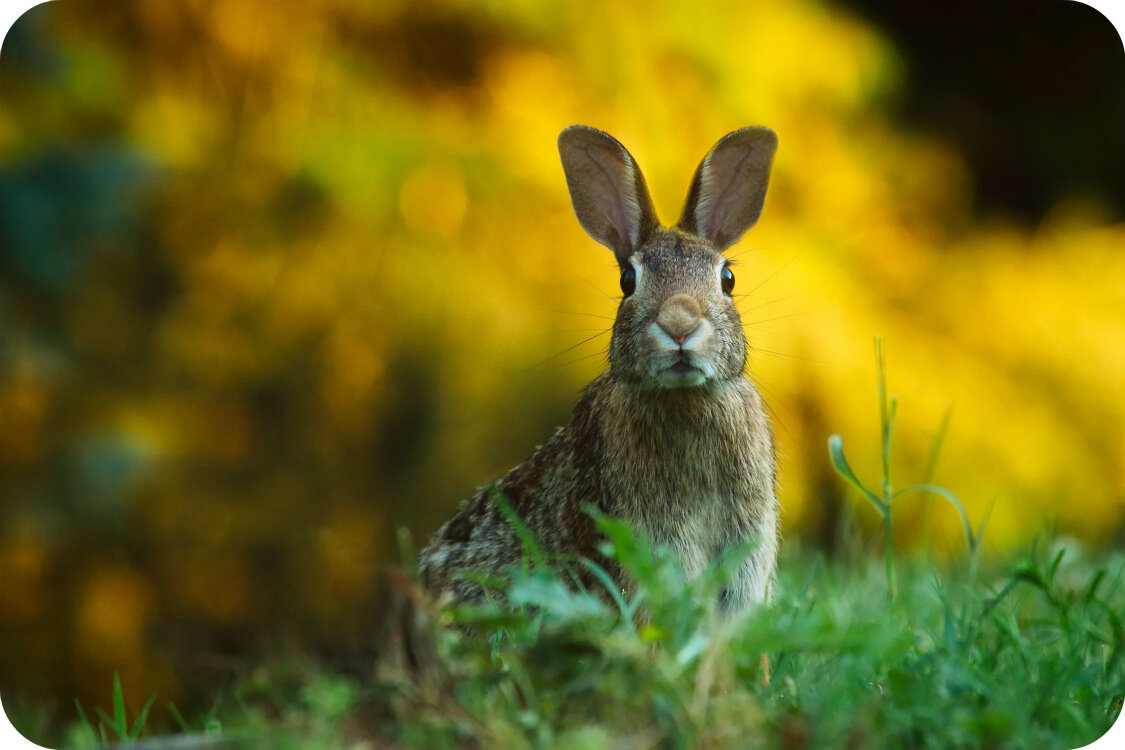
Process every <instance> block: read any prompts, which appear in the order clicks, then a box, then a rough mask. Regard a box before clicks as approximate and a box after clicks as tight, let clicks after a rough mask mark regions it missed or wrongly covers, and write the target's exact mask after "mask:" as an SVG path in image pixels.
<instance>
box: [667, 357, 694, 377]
mask: <svg viewBox="0 0 1125 750" xmlns="http://www.w3.org/2000/svg"><path fill="white" fill-rule="evenodd" d="M668 369H669V370H671V371H672V372H674V373H675V374H676V375H687V374H688V373H690V372H693V371H694V372H699V368H698V367H696V366H695V365H693V364H692V363H691V362H688V361H687V360H686V359H681V360H679V361H677V362H676V363H675V364H673V365H672V366H671V367H669V368H668Z"/></svg>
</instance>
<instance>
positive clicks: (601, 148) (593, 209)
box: [559, 125, 660, 265]
mask: <svg viewBox="0 0 1125 750" xmlns="http://www.w3.org/2000/svg"><path fill="white" fill-rule="evenodd" d="M559 156H561V157H562V165H563V172H565V173H566V186H567V187H568V188H570V200H571V202H572V203H573V204H574V213H575V214H577V216H578V222H579V223H580V224H581V225H582V228H583V229H585V230H586V233H587V234H589V235H590V236H591V237H593V238H594V239H595V240H597V241H598V242H600V243H602V244H603V245H605V246H606V247H608V248H609V249H610V250H612V251H613V253H614V255H616V256H617V262H618V263H620V264H622V265H623V264H625V263H627V262H628V259H629V256H630V255H632V254H633V252H634V251H636V250H637V248H639V247H640V246H641V245H642V244H644V241H645V240H646V239H648V236H649V234H651V233H652V230H653V229H655V228H656V227H658V226H660V224H659V222H658V221H657V219H656V209H655V208H654V207H653V205H652V198H650V197H649V194H648V186H647V185H645V178H644V176H643V175H642V174H641V169H640V167H638V166H637V162H636V160H634V159H633V157H632V156H631V155H630V154H629V152H628V151H626V150H625V147H624V146H622V145H621V144H620V143H619V142H618V141H617V139H616V138H614V137H613V136H611V135H609V134H608V133H603V132H602V131H600V130H597V129H595V128H590V127H586V126H585V125H571V126H570V127H569V128H567V129H566V130H564V131H563V132H562V133H560V134H559Z"/></svg>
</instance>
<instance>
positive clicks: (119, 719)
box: [113, 672, 129, 739]
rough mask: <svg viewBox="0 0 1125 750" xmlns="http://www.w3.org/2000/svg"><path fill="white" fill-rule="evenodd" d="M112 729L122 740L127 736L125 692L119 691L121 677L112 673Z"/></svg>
mask: <svg viewBox="0 0 1125 750" xmlns="http://www.w3.org/2000/svg"><path fill="white" fill-rule="evenodd" d="M113 729H114V731H116V732H117V734H118V736H119V737H121V738H122V739H125V737H126V736H127V735H128V734H129V724H128V722H126V720H125V692H124V691H123V690H122V689H121V675H119V674H118V673H117V672H114V673H113Z"/></svg>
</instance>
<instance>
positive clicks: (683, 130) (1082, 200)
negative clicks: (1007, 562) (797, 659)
mask: <svg viewBox="0 0 1125 750" xmlns="http://www.w3.org/2000/svg"><path fill="white" fill-rule="evenodd" d="M813 51H815V52H813ZM904 85H905V82H904V77H903V72H902V67H901V65H900V61H899V57H898V55H897V53H896V51H895V49H894V47H893V45H892V43H891V41H890V40H889V39H886V38H884V37H882V36H880V35H879V34H878V33H876V32H875V31H874V30H873V29H872V28H871V27H869V26H868V25H866V24H865V23H863V22H862V21H860V20H858V19H857V18H856V17H855V16H853V15H850V14H848V13H845V12H844V11H842V10H839V9H837V8H834V7H832V6H829V5H825V4H822V3H818V2H815V1H814V0H791V1H789V2H785V3H770V4H765V3H760V4H739V5H734V4H730V5H728V4H715V5H713V6H710V5H709V6H705V7H704V8H703V9H701V8H699V7H695V6H691V5H689V4H684V3H675V2H671V1H668V2H662V3H657V4H656V5H653V4H652V3H639V2H616V3H605V4H588V3H570V2H563V1H562V0H555V1H554V2H551V1H549V0H544V1H543V2H517V3H509V2H484V3H480V2H472V3H470V2H468V1H467V0H464V1H462V0H434V1H432V2H427V3H421V4H419V3H407V2H381V3H377V4H368V3H358V2H325V1H323V0H310V2H306V3H303V4H300V5H298V6H285V7H284V8H283V7H282V6H271V5H267V4H264V3H255V2H248V1H243V0H227V1H225V2H222V3H207V2H190V3H189V2H165V3H124V4H117V3H115V4H93V3H89V2H68V3H52V4H49V5H45V6H41V7H39V8H36V9H35V10H33V11H31V12H29V13H28V14H27V15H25V16H24V18H23V19H21V21H20V22H19V23H18V24H17V25H16V27H14V28H13V29H12V31H11V32H10V34H9V35H8V38H7V39H6V40H5V42H4V46H3V51H2V54H0V577H2V578H0V650H2V651H3V653H4V659H3V660H0V685H2V686H3V687H4V688H5V702H6V705H7V702H8V696H9V692H8V687H9V686H12V687H14V688H15V690H14V692H12V693H11V694H12V695H13V700H14V701H15V702H16V703H17V704H18V703H20V701H24V702H25V704H26V707H29V708H26V712H28V713H31V714H34V713H35V712H36V711H41V712H45V715H44V717H43V718H42V721H43V722H46V723H48V724H49V723H50V722H51V721H53V720H54V719H52V717H51V715H50V713H51V712H52V711H68V710H69V708H68V707H69V706H70V702H71V699H72V698H75V697H77V698H79V699H81V700H82V701H83V702H87V703H89V704H90V705H107V704H108V702H107V701H106V696H107V685H108V684H109V680H108V678H107V675H110V674H112V672H113V671H114V670H119V671H120V673H121V679H122V682H123V683H124V685H125V694H126V695H127V696H134V697H137V698H140V699H141V700H143V699H144V698H145V697H147V696H148V695H150V694H152V693H153V692H157V693H158V694H159V696H160V699H159V700H158V703H157V704H156V705H155V706H154V709H153V713H154V715H155V714H157V713H158V712H159V711H160V710H161V709H160V706H161V705H162V704H163V702H164V701H166V700H170V701H173V702H175V703H176V704H177V705H182V706H185V707H187V708H186V709H185V710H187V709H190V708H191V707H193V706H197V705H199V704H200V702H201V701H206V700H207V698H208V696H209V695H211V688H210V687H206V688H201V685H211V684H213V682H214V677H215V675H216V674H219V673H222V672H223V671H224V670H229V669H236V668H238V667H239V666H240V665H241V664H243V662H242V661H241V660H242V659H252V658H254V655H255V654H257V653H262V652H270V653H284V652H287V651H290V650H294V649H300V648H314V647H315V648H317V649H319V650H321V651H322V652H324V653H327V654H347V653H352V652H354V650H355V649H356V648H357V647H358V645H359V644H362V643H363V637H364V635H365V634H366V633H368V632H369V623H370V621H371V617H372V608H373V606H374V604H373V601H374V596H373V588H374V572H375V569H376V566H377V563H378V562H379V561H381V560H386V559H389V558H391V557H393V556H394V546H393V543H392V537H393V530H394V528H395V527H396V526H398V525H400V524H405V525H406V526H407V527H409V528H410V529H412V530H413V531H414V532H415V536H416V538H417V539H419V540H421V539H422V538H424V537H425V535H427V534H428V533H430V532H431V531H432V530H433V529H434V528H436V526H437V525H438V524H439V523H440V522H441V520H442V519H443V518H445V517H446V516H447V515H448V514H449V513H450V511H451V509H452V507H453V505H454V504H455V503H456V502H457V500H458V499H460V498H461V497H464V496H465V495H467V494H468V493H469V492H470V491H471V490H472V488H474V487H475V486H477V485H479V484H481V483H483V482H485V481H487V480H489V479H491V478H494V477H495V476H497V475H498V474H499V473H500V472H502V471H503V470H505V469H506V468H508V467H509V466H511V465H513V464H514V463H516V462H517V461H519V460H521V459H522V458H523V457H524V456H526V455H527V454H528V453H529V452H530V450H531V449H532V447H533V446H534V445H536V444H537V443H538V442H540V441H542V440H543V439H544V438H545V437H546V436H547V435H549V434H550V431H551V430H552V429H553V427H554V426H556V425H557V424H559V423H560V422H562V421H563V420H565V419H566V415H567V413H568V411H569V408H570V405H571V404H572V403H573V401H574V399H575V397H576V395H577V392H578V390H579V388H580V387H581V386H582V385H583V384H584V383H585V382H587V381H588V380H589V379H590V378H591V377H593V375H594V374H595V373H597V372H598V371H599V370H600V369H601V368H602V367H604V356H603V355H604V349H605V345H606V342H607V337H606V336H605V335H601V336H597V335H596V334H598V333H599V332H600V331H603V330H604V329H605V328H606V327H607V326H608V324H609V321H608V320H607V319H606V317H600V316H612V314H613V310H614V306H615V299H614V298H613V293H614V292H615V287H616V272H615V269H614V265H613V261H612V258H611V255H610V254H609V253H608V252H607V251H606V250H604V248H601V247H600V246H597V245H595V244H594V243H593V242H592V241H590V240H589V239H588V238H587V237H586V236H585V235H584V234H583V233H582V230H581V229H580V228H579V226H578V224H577V222H576V221H575V220H574V218H573V215H572V213H571V209H570V205H569V200H568V197H567V193H566V190H565V186H564V181H563V178H562V173H561V170H560V168H559V165H558V163H557V154H556V151H555V146H554V143H555V138H556V136H557V134H558V132H559V130H560V129H561V128H563V127H564V126H566V125H569V124H571V123H575V122H582V123H588V124H591V125H596V126H598V127H601V128H603V129H606V130H608V131H610V132H611V133H613V134H614V135H616V136H617V137H618V138H620V139H621V140H622V141H623V142H624V143H625V144H627V146H628V147H629V148H630V150H631V151H632V153H633V154H634V155H635V156H636V157H637V159H638V160H639V162H640V163H641V165H642V167H643V168H644V170H645V174H646V176H647V178H648V181H649V185H650V187H651V189H652V192H653V195H654V198H655V201H656V203H657V207H658V209H659V212H660V215H661V216H662V217H663V218H664V219H665V220H666V221H671V220H672V219H673V217H675V216H676V215H677V214H678V208H679V205H680V201H681V200H682V199H683V197H684V193H685V191H686V188H687V183H688V179H689V177H690V175H691V172H692V169H694V167H695V165H696V163H697V161H698V159H699V158H700V157H701V156H702V154H703V153H704V152H705V150H706V149H707V148H708V147H709V146H710V145H711V144H712V143H713V142H714V141H715V140H716V139H718V138H719V137H720V136H721V135H722V134H724V133H726V132H728V131H730V130H732V129H735V128H737V127H740V126H743V125H747V124H754V123H761V124H766V125H769V126H771V127H773V128H774V129H775V130H776V131H777V132H778V133H779V134H780V138H781V149H780V152H779V155H778V158H777V161H776V166H775V173H774V177H773V181H772V186H771V192H770V196H769V198H768V199H767V205H766V209H765V213H764V216H763V219H762V221H761V223H760V225H759V226H758V227H757V228H756V229H755V230H753V232H752V233H751V234H750V235H749V237H748V238H747V239H746V240H744V241H743V242H742V243H741V245H740V246H739V247H737V248H735V249H734V251H733V253H734V254H735V255H736V256H737V257H738V262H739V268H738V276H739V288H738V289H739V291H741V292H745V293H746V296H744V297H741V298H740V301H739V304H740V308H741V309H742V311H743V315H744V319H745V322H746V324H747V333H748V335H749V338H750V341H751V343H752V345H753V346H754V347H755V349H754V351H753V352H752V356H751V364H750V368H751V371H752V376H753V377H754V379H755V380H756V381H757V382H759V383H760V384H761V386H762V388H763V391H764V392H765V395H766V398H767V401H768V402H769V403H770V405H771V407H772V408H773V410H774V411H775V415H776V421H777V425H778V429H777V433H778V442H779V448H780V451H781V455H782V470H781V483H782V498H783V504H784V507H785V516H784V520H785V524H786V526H787V529H788V532H787V533H788V534H789V535H790V536H798V535H801V534H807V535H809V537H810V538H812V539H814V540H819V541H820V543H821V544H822V545H823V546H825V547H827V548H829V549H831V547H832V544H833V539H834V538H835V537H834V533H835V529H836V528H837V526H838V525H839V520H840V516H841V512H842V511H841V508H842V507H843V493H844V487H843V486H842V485H841V483H840V482H839V481H838V480H837V479H836V478H835V477H834V476H833V475H832V474H831V468H830V466H829V464H828V462H827V461H826V460H825V456H824V445H825V440H826V438H827V435H828V433H829V431H830V427H829V426H831V430H832V431H839V432H841V433H844V434H847V435H849V448H848V450H849V456H850V458H851V460H853V462H854V463H855V464H856V465H874V463H875V462H876V461H877V457H878V455H879V450H880V448H879V444H878V442H879V441H878V439H877V437H876V434H877V429H878V427H877V424H876V423H875V421H874V420H873V419H871V417H870V414H871V409H870V405H871V404H872V403H873V402H874V400H875V391H874V374H873V370H872V368H871V366H870V364H869V362H870V357H869V351H870V343H869V342H870V340H871V335H872V334H873V333H875V332H881V333H882V334H883V336H884V338H885V340H886V342H887V347H888V349H889V350H890V351H891V352H892V353H893V356H892V362H893V368H892V371H891V373H890V377H891V380H892V382H894V383H895V384H896V386H897V387H896V391H897V392H898V393H899V394H900V395H901V396H902V397H903V399H904V403H908V404H910V409H909V410H904V411H903V413H902V414H900V415H899V421H898V428H899V429H898V433H897V435H896V441H897V443H896V453H897V455H898V456H900V458H901V459H902V462H903V463H902V467H903V469H902V471H903V473H904V474H906V475H909V476H915V475H923V474H924V473H925V468H926V466H927V465H928V462H929V458H930V449H931V443H932V440H933V437H934V435H935V434H936V433H937V432H938V431H939V426H940V425H941V424H942V421H943V415H944V414H945V413H946V411H947V410H948V409H949V408H950V407H951V406H952V409H953V417H952V427H951V428H950V436H951V439H950V443H949V444H950V448H949V449H948V450H947V451H946V452H945V453H944V454H943V455H942V458H941V463H940V465H939V466H938V467H937V472H936V478H937V479H938V480H939V481H940V480H942V478H943V477H956V485H957V487H958V488H959V495H960V497H961V498H962V499H963V500H964V501H965V503H966V505H967V506H968V512H969V514H970V516H971V517H973V518H979V517H980V516H981V514H982V512H983V510H984V508H985V507H986V506H987V505H988V503H989V502H990V501H991V500H992V499H994V498H995V500H996V505H995V511H994V513H993V516H992V521H991V524H990V531H989V535H990V538H989V539H988V542H990V543H991V544H993V545H997V546H1001V547H1007V546H1010V545H1011V544H1013V543H1016V542H1018V541H1023V540H1025V539H1026V538H1028V537H1029V536H1030V535H1031V534H1032V533H1034V532H1036V531H1038V530H1040V529H1041V528H1042V527H1043V525H1044V524H1045V523H1052V524H1054V525H1055V526H1056V527H1057V528H1058V529H1060V530H1064V531H1066V532H1068V533H1071V534H1074V535H1076V536H1079V537H1083V538H1086V539H1089V540H1091V541H1094V542H1098V541H1103V542H1104V541H1106V540H1108V539H1109V538H1110V537H1111V536H1112V535H1113V534H1115V533H1117V534H1120V529H1121V524H1122V519H1123V516H1125V513H1123V511H1125V461H1122V458H1123V457H1125V434H1123V433H1122V431H1121V429H1120V426H1121V425H1122V424H1123V423H1125V396H1123V395H1122V392H1121V387H1120V384H1121V383H1122V382H1123V380H1125V316H1122V315H1121V310H1122V309H1125V255H1123V254H1122V253H1121V248H1122V246H1123V245H1125V226H1122V225H1120V224H1113V223H1110V222H1109V220H1107V219H1106V218H1105V217H1106V216H1107V213H1106V212H1105V211H1104V210H1103V208H1102V203H1100V202H1099V200H1100V199H1099V197H1098V195H1097V194H1096V193H1084V194H1083V195H1082V197H1073V198H1063V199H1060V200H1059V201H1058V202H1057V204H1056V205H1055V206H1054V207H1053V208H1052V209H1051V210H1050V211H1049V212H1047V214H1046V215H1045V216H1043V218H1042V220H1041V221H1040V222H1038V223H1037V224H1036V225H1035V226H1024V225H1022V224H1018V223H1015V222H1013V221H1010V220H1005V219H1002V218H989V217H984V218H978V217H977V216H975V215H974V213H973V211H972V207H973V195H972V192H971V189H970V185H971V181H970V177H969V173H968V168H967V166H966V162H965V161H964V159H963V157H962V155H961V151H960V149H959V146H958V144H956V143H951V142H942V141H938V140H936V139H934V138H930V137H923V136H919V135H916V134H911V133H908V132H904V131H902V130H901V129H899V128H898V127H897V126H895V125H894V124H892V122H891V121H890V120H888V119H887V117H886V116H885V115H884V114H883V112H884V105H885V104H886V103H887V102H889V101H891V100H893V98H894V97H895V96H896V93H897V92H899V91H901V89H902V87H903V86H904ZM1094 85H1096V80H1095V81H1094ZM1017 125H1018V124H1017ZM1049 146H1050V144H1045V148H1046V149H1047V150H1046V151H1045V154H1044V158H1051V154H1050V152H1049ZM1076 195H1077V194H1076ZM590 336H594V338H592V339H590V340H589V341H587V342H585V343H579V342H582V341H583V340H584V339H587V337H590ZM570 347H574V348H573V349H571V348H570ZM560 353H562V354H560ZM863 435H868V436H870V438H869V439H868V440H867V441H866V442H865V441H863V440H862V439H860V438H861V436H863ZM930 505H931V504H928V503H926V502H920V503H918V504H917V505H915V506H913V507H910V506H904V507H902V508H900V509H896V530H895V536H896V539H898V540H900V541H899V543H900V544H902V545H909V544H911V543H917V542H918V541H920V540H921V541H924V542H925V543H926V544H927V545H928V547H930V548H933V549H936V550H948V549H951V548H955V547H956V545H957V542H958V534H959V533H960V528H959V526H958V522H957V520H956V519H955V518H951V517H950V514H946V513H941V512H934V513H932V514H931V509H930ZM857 522H858V523H860V524H861V526H862V527H863V528H866V529H875V528H876V527H877V522H878V519H877V518H876V517H875V516H874V514H863V515H861V516H860V518H858V519H857ZM128 708H129V711H130V715H135V712H136V711H138V710H139V709H140V708H141V704H140V703H138V704H137V705H129V707H128ZM35 721H39V719H35Z"/></svg>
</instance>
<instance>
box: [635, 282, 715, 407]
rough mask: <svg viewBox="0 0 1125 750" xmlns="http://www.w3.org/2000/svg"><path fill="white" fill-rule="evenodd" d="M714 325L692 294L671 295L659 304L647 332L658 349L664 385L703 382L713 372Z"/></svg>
mask: <svg viewBox="0 0 1125 750" xmlns="http://www.w3.org/2000/svg"><path fill="white" fill-rule="evenodd" d="M713 333H714V328H713V326H712V325H711V322H710V321H709V320H707V318H705V317H704V315H703V308H702V307H701V306H700V304H699V301H698V300H696V299H695V297H693V296H691V295H689V294H677V295H674V296H672V297H669V298H668V299H667V300H665V301H664V304H663V305H661V307H660V312H659V313H658V314H657V316H656V320H655V321H654V322H653V324H652V325H651V326H649V330H648V335H649V337H650V339H651V341H652V345H653V348H654V349H655V355H656V357H655V360H656V361H655V362H654V364H655V365H656V368H655V369H656V375H657V378H658V380H659V383H660V385H661V386H663V387H665V388H678V387H684V386H695V385H700V384H702V383H703V382H704V381H706V380H707V378H709V377H710V376H711V375H713V374H714V367H713V366H712V364H711V362H710V353H711V351H710V350H711V339H712V334H713Z"/></svg>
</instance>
